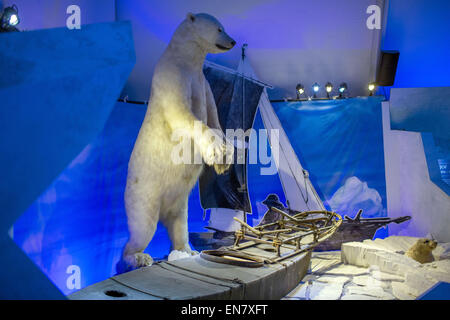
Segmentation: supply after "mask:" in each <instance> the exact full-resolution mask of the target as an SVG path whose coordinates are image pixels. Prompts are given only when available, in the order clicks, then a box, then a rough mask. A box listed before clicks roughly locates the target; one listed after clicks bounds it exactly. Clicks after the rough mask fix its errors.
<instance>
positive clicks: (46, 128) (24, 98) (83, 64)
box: [0, 22, 136, 299]
mask: <svg viewBox="0 0 450 320" xmlns="http://www.w3.org/2000/svg"><path fill="white" fill-rule="evenodd" d="M135 61H136V57H135V52H134V44H133V39H132V32H131V25H130V24H129V23H128V22H116V23H102V24H93V25H87V26H83V27H82V29H81V30H68V29H66V28H59V29H47V30H39V31H31V32H20V33H4V34H0V150H1V152H0V177H1V179H0V207H1V208H2V214H1V215H0V247H1V248H2V249H1V251H0V261H2V263H1V265H0V288H1V289H0V298H8V299H15V298H27V299H32V298H39V299H46V298H62V297H63V295H62V294H61V293H60V292H59V290H57V289H56V287H54V286H53V284H51V283H50V282H49V281H48V280H47V278H46V277H45V276H44V275H43V274H42V273H41V272H40V270H39V269H38V268H37V267H36V266H34V264H33V263H32V262H31V261H29V260H28V259H27V257H26V255H25V254H24V253H23V252H22V251H21V250H20V249H19V248H18V247H17V246H16V245H15V244H14V242H13V241H12V240H11V239H10V238H8V237H7V231H8V229H9V228H10V227H11V225H12V224H13V223H14V221H15V220H16V219H17V218H18V217H19V216H20V215H21V213H22V212H23V211H24V210H26V209H27V208H28V207H29V206H30V204H31V203H32V202H33V201H34V200H35V199H36V198H37V197H38V196H39V195H40V194H41V193H42V192H43V191H44V190H45V189H46V187H48V185H50V183H51V182H52V181H53V180H54V179H55V178H56V177H57V176H58V174H59V173H60V172H62V171H63V169H64V168H65V167H66V166H67V165H68V164H69V163H70V161H71V160H72V159H73V158H75V157H76V156H77V155H78V154H79V153H80V152H81V150H82V149H83V148H84V147H85V146H86V145H87V144H88V143H89V142H91V141H92V140H93V139H94V138H95V137H96V135H97V134H98V133H99V132H100V131H101V130H102V128H103V126H104V124H105V122H106V120H107V119H108V117H109V114H110V112H111V110H112V108H113V106H114V105H115V102H116V100H117V98H118V97H119V94H120V92H121V90H122V88H123V86H124V85H125V82H126V81H127V78H128V76H129V74H130V72H131V70H132V68H133V66H134V64H135Z"/></svg>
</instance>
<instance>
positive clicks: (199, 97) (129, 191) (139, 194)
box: [123, 13, 235, 268]
mask: <svg viewBox="0 0 450 320" xmlns="http://www.w3.org/2000/svg"><path fill="white" fill-rule="evenodd" d="M234 44H235V42H234V41H233V39H231V38H230V37H229V36H228V35H227V34H226V33H225V31H224V28H223V26H222V25H221V24H220V22H219V21H217V20H216V19H215V18H214V17H212V16H210V15H207V14H196V15H194V14H191V13H189V14H188V15H187V18H186V19H185V20H184V21H183V22H182V23H181V24H180V26H179V27H178V28H177V30H176V31H175V33H174V35H173V37H172V39H171V41H170V43H169V45H168V47H167V48H166V50H165V52H164V53H163V55H162V56H161V58H160V60H159V61H158V63H157V65H156V67H155V70H154V74H153V80H152V89H151V95H150V101H149V105H148V109H147V113H146V115H145V118H144V121H143V123H142V127H141V129H140V131H139V135H138V138H137V140H136V143H135V145H134V149H133V152H132V154H131V158H130V161H129V164H128V176H127V185H126V189H125V209H126V213H127V219H128V229H129V233H130V237H129V240H128V242H127V244H126V245H125V248H124V251H123V260H124V261H125V263H126V264H127V265H128V266H130V267H133V268H136V267H142V266H148V265H151V264H152V262H153V260H152V258H151V257H150V256H149V255H148V254H145V253H143V251H144V250H145V249H146V247H147V246H148V244H149V243H150V241H151V239H152V237H153V235H154V233H155V230H156V226H157V223H158V221H161V222H162V223H163V224H164V225H165V226H166V227H167V231H168V233H169V237H170V240H171V243H172V250H178V251H181V252H186V253H188V254H194V253H195V252H193V251H192V250H191V248H190V246H189V243H188V226H187V214H188V197H189V193H190V191H191V189H192V188H193V186H194V185H195V183H196V181H197V179H198V177H199V175H200V173H201V171H202V168H203V164H175V163H174V162H173V161H172V160H171V153H172V150H173V148H174V146H175V145H177V144H179V142H178V141H172V139H171V137H172V133H173V132H174V131H176V130H180V129H183V130H185V131H184V132H185V135H186V136H187V138H188V139H189V140H188V141H189V143H190V142H193V143H194V144H195V146H196V147H197V150H198V152H199V154H200V155H201V158H202V159H203V161H204V162H205V163H206V164H208V165H213V166H214V168H215V170H216V172H217V173H219V174H221V173H223V172H225V171H226V170H227V169H228V167H229V164H227V163H229V162H226V163H223V162H222V160H223V159H224V157H225V158H226V159H230V158H232V156H233V148H232V147H231V148H230V147H229V145H228V144H227V143H226V142H223V141H225V140H223V139H222V138H223V136H222V137H220V139H221V140H220V141H222V142H221V143H219V144H215V145H214V146H211V142H210V140H208V139H207V138H205V135H204V134H201V132H200V134H199V133H198V130H194V126H195V122H196V121H198V120H200V121H201V126H202V128H203V130H208V129H210V128H211V129H220V130H221V131H220V132H222V129H221V127H220V123H219V119H218V115H217V108H216V104H215V102H214V97H213V95H212V91H211V88H210V86H209V84H208V82H207V81H206V79H205V77H204V75H203V70H202V69H203V63H204V59H205V57H206V54H207V53H220V52H226V51H227V50H229V49H231V48H232V47H233V46H234ZM217 45H219V46H217ZM197 123H198V122H197ZM221 163H223V164H221Z"/></svg>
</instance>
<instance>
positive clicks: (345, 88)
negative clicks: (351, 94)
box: [338, 82, 347, 98]
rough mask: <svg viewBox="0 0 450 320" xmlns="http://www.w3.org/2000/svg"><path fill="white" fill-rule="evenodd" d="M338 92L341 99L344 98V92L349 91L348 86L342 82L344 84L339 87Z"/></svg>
mask: <svg viewBox="0 0 450 320" xmlns="http://www.w3.org/2000/svg"><path fill="white" fill-rule="evenodd" d="M338 90H339V98H342V97H343V94H344V92H345V91H347V84H346V83H345V82H342V83H341V84H340V85H339V89H338Z"/></svg>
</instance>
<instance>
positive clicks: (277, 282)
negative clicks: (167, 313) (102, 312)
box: [69, 253, 311, 300]
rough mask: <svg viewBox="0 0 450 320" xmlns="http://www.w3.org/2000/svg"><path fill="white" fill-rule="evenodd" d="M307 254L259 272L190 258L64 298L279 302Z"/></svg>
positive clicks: (299, 273) (294, 281)
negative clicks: (119, 294) (117, 295)
mask: <svg viewBox="0 0 450 320" xmlns="http://www.w3.org/2000/svg"><path fill="white" fill-rule="evenodd" d="M310 259H311V254H310V253H304V254H300V255H298V256H295V257H292V258H290V259H286V260H284V261H283V262H282V263H279V264H278V263H277V264H270V265H265V266H263V267H260V268H244V267H238V266H233V265H228V264H221V263H216V262H211V261H207V260H204V259H202V258H201V257H200V256H194V257H190V258H186V259H181V260H177V261H172V262H167V261H165V262H160V263H157V264H154V265H152V266H151V267H146V268H141V269H138V270H134V271H131V272H127V273H124V274H121V275H118V276H115V277H112V278H110V279H107V280H105V281H102V282H100V283H97V284H94V285H92V286H89V287H86V288H84V289H82V290H80V291H78V292H75V293H73V294H72V295H70V296H69V298H70V299H73V300H91V299H95V300H99V299H114V298H112V297H110V296H107V295H106V294H105V292H106V291H111V290H115V291H119V292H123V293H125V294H126V297H122V298H117V299H169V300H179V299H183V300H184V299H221V300H228V299H236V300H240V299H258V300H261V299H281V298H282V297H284V296H285V295H286V294H287V293H288V292H290V291H291V290H292V289H293V288H294V287H295V286H297V285H298V283H299V282H300V281H301V279H302V278H303V277H304V275H305V274H306V272H307V270H308V268H309V265H310Z"/></svg>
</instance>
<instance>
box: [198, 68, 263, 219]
mask: <svg viewBox="0 0 450 320" xmlns="http://www.w3.org/2000/svg"><path fill="white" fill-rule="evenodd" d="M203 71H204V74H205V77H206V79H207V80H208V82H209V84H210V86H211V89H212V92H213V95H214V99H215V102H216V105H217V110H218V114H219V121H220V125H221V127H222V129H223V130H224V131H225V130H226V129H233V130H236V129H243V130H244V131H247V130H248V129H250V128H251V127H252V126H253V121H254V119H255V114H256V110H257V108H258V103H259V99H260V97H261V94H262V91H263V89H264V87H262V86H261V85H259V84H257V83H255V82H253V81H250V80H248V79H245V78H243V77H242V76H240V75H239V74H233V73H229V72H226V71H223V70H219V69H215V68H212V67H206V68H204V70H203ZM243 105H244V107H243ZM246 157H247V153H246ZM246 162H247V161H246ZM199 188H200V202H201V205H202V207H203V209H209V208H228V209H236V210H244V211H246V212H251V205H250V199H249V196H248V190H247V170H246V166H245V165H244V164H238V162H237V152H235V156H234V164H233V165H232V166H231V168H230V169H229V170H228V171H227V172H226V173H225V174H223V175H217V174H216V172H215V171H214V168H213V167H209V166H205V169H204V170H203V173H202V175H201V176H200V181H199Z"/></svg>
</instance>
